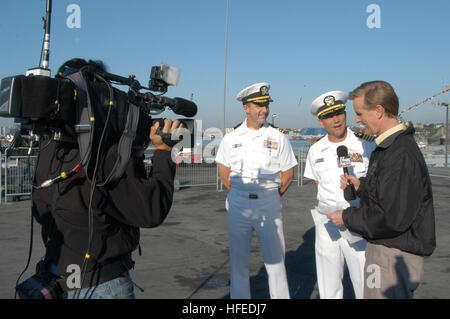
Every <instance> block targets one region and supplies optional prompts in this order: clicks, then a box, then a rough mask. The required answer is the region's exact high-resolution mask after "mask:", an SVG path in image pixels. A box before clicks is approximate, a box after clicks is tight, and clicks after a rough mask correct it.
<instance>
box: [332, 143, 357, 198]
mask: <svg viewBox="0 0 450 319" xmlns="http://www.w3.org/2000/svg"><path fill="white" fill-rule="evenodd" d="M336 153H337V156H338V166H339V167H342V168H343V170H344V174H348V167H350V166H352V164H351V161H350V159H349V158H348V149H347V146H344V145H341V146H338V148H337V149H336ZM344 198H345V199H346V200H353V199H356V190H355V186H353V184H350V185H348V186H347V187H346V188H345V189H344Z"/></svg>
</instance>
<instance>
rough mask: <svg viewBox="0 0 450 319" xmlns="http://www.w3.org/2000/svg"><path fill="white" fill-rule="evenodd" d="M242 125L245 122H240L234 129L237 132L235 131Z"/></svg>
mask: <svg viewBox="0 0 450 319" xmlns="http://www.w3.org/2000/svg"><path fill="white" fill-rule="evenodd" d="M242 123H243V122H239V123H238V124H237V125H235V126H234V127H233V130H235V129H237V128H238V127H239V126H241V124H242Z"/></svg>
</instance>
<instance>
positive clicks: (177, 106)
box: [145, 93, 197, 117]
mask: <svg viewBox="0 0 450 319" xmlns="http://www.w3.org/2000/svg"><path fill="white" fill-rule="evenodd" d="M145 97H146V99H147V101H149V102H150V103H151V104H152V107H153V108H158V109H161V110H164V107H165V106H168V107H169V108H170V109H171V110H172V111H173V112H174V113H175V114H179V115H183V116H186V117H193V116H195V115H196V114H197V105H196V104H195V103H194V102H192V101H189V100H186V99H183V98H181V97H176V98H173V99H172V98H169V97H165V96H161V95H156V96H155V95H153V94H151V93H146V94H145Z"/></svg>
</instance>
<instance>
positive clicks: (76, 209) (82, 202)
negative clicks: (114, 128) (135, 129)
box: [32, 119, 180, 299]
mask: <svg viewBox="0 0 450 319" xmlns="http://www.w3.org/2000/svg"><path fill="white" fill-rule="evenodd" d="M178 127H180V124H179V122H178V121H174V122H172V121H171V120H170V119H166V120H164V127H163V129H162V131H163V132H164V133H172V132H173V131H174V130H176V129H177V128H178ZM158 128H159V123H158V122H157V123H156V124H154V125H153V126H152V127H151V129H150V140H151V142H152V143H153V145H154V147H155V149H156V150H155V152H154V155H153V157H152V169H151V173H150V177H148V178H147V174H146V170H145V167H144V163H143V159H144V156H143V152H142V150H141V151H139V152H134V154H131V156H130V159H129V161H128V163H127V167H126V170H125V172H124V174H123V176H122V178H121V179H120V180H118V181H117V182H114V183H111V184H108V185H106V186H102V187H99V186H96V187H93V186H92V184H91V182H90V181H89V180H88V178H87V177H86V172H85V170H84V169H81V170H79V171H77V173H76V174H75V175H74V176H72V177H70V178H67V179H63V180H62V181H60V182H59V183H55V184H53V185H51V186H50V187H47V188H39V187H38V188H37V189H35V190H34V191H33V194H32V213H33V216H34V217H35V218H36V220H37V221H38V222H39V223H40V224H41V225H42V238H43V241H44V244H45V247H46V254H45V259H44V261H45V265H46V267H47V270H48V271H49V272H51V273H53V274H55V275H58V276H59V277H60V278H61V280H60V281H62V282H63V283H66V284H69V285H68V287H65V288H66V290H68V291H67V292H68V298H74V297H79V298H130V299H132V298H135V295H134V290H133V282H132V280H131V278H130V275H129V270H130V269H131V268H133V265H134V262H133V260H132V259H131V254H132V252H133V251H134V250H135V249H136V248H137V247H138V245H139V227H146V228H151V227H156V226H158V225H160V224H161V223H162V222H163V221H164V219H165V218H166V217H167V214H168V213H169V210H170V208H171V205H172V202H173V192H174V186H173V181H174V177H175V169H176V166H175V163H173V161H172V160H171V154H170V153H171V149H172V148H171V147H169V146H168V145H166V144H165V143H164V142H163V141H162V138H161V136H160V135H158V134H157V129H158ZM117 148H118V146H117V144H116V145H113V146H111V147H109V149H107V150H106V151H105V153H104V154H105V155H104V157H102V159H101V160H100V161H99V165H98V172H97V176H99V177H105V176H107V174H108V172H110V171H111V170H112V169H113V165H114V162H115V158H116V157H117ZM79 162H80V155H79V149H78V145H77V144H76V143H71V142H67V141H57V140H54V139H51V140H49V141H42V142H41V147H40V153H39V159H38V163H37V167H36V173H35V180H34V185H42V183H43V182H44V181H46V180H48V178H49V177H50V178H51V177H54V176H58V174H60V173H61V172H64V171H66V172H67V171H69V170H71V169H72V168H73V167H76V165H77V164H78V163H79ZM90 216H92V219H91V218H90ZM90 234H91V237H90V236H89V235H90ZM87 252H89V254H87ZM74 266H78V267H79V268H78V269H81V273H79V275H80V277H81V278H78V279H80V280H79V281H78V282H79V283H80V284H81V287H75V288H74V287H72V285H70V280H71V279H73V273H74V272H73V269H74ZM84 267H86V268H84ZM75 269H76V267H75ZM75 275H76V274H75ZM75 282H77V281H76V280H75ZM77 288H82V289H81V290H80V289H77ZM71 289H72V290H71Z"/></svg>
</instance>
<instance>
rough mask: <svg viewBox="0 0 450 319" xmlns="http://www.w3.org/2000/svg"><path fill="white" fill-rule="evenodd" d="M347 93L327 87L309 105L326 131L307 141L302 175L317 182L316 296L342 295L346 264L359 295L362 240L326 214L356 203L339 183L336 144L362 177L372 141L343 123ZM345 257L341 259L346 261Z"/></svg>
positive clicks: (355, 172)
mask: <svg viewBox="0 0 450 319" xmlns="http://www.w3.org/2000/svg"><path fill="white" fill-rule="evenodd" d="M346 101H347V94H346V93H345V92H342V91H331V92H327V93H324V94H322V95H320V96H319V97H318V98H316V99H315V100H314V101H313V102H312V104H311V113H312V114H313V115H314V116H317V117H318V121H319V124H320V126H321V127H323V128H325V129H326V131H327V135H325V136H324V137H323V138H321V139H320V140H319V141H317V142H316V143H315V144H313V145H312V146H311V148H310V149H309V152H308V156H307V159H306V165H305V171H304V176H305V177H307V178H310V179H313V180H314V181H315V182H316V184H317V200H318V205H317V207H316V208H314V209H313V210H311V214H312V217H313V219H314V224H315V227H316V229H315V230H316V242H315V255H316V270H317V285H318V288H319V294H320V298H322V299H332V298H336V299H338V298H342V297H343V286H342V278H343V275H344V263H346V264H347V267H348V270H349V274H350V278H351V281H352V284H353V289H354V292H355V297H356V298H358V299H360V298H362V297H363V290H364V285H363V284H364V263H365V247H366V241H365V240H364V239H363V238H362V237H360V236H359V235H357V234H354V233H351V232H350V231H349V230H348V229H347V228H345V227H337V226H335V225H334V224H333V223H332V222H331V221H329V220H328V219H327V217H326V215H327V214H329V213H332V212H334V211H336V210H337V209H344V208H347V207H348V206H350V205H351V206H357V207H359V198H358V199H357V200H353V201H346V200H345V198H344V194H343V190H342V189H341V187H340V176H341V175H342V174H343V169H342V168H341V167H339V164H338V156H337V151H336V150H337V148H338V147H339V146H341V145H344V146H346V147H347V149H348V155H349V158H350V161H351V164H352V167H349V168H348V170H349V171H351V172H353V174H354V175H356V176H358V178H359V177H362V176H365V174H366V171H367V167H368V165H369V158H370V154H371V152H372V150H373V149H374V148H375V143H374V142H370V141H368V140H370V139H371V138H369V137H367V136H364V135H360V136H361V137H364V138H365V139H363V138H359V137H357V136H355V133H353V132H352V131H351V130H350V129H348V128H347V124H346V113H345V103H346ZM344 260H345V261H344Z"/></svg>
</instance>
